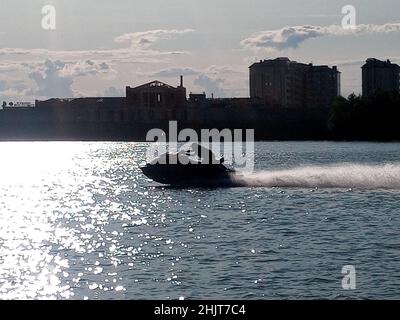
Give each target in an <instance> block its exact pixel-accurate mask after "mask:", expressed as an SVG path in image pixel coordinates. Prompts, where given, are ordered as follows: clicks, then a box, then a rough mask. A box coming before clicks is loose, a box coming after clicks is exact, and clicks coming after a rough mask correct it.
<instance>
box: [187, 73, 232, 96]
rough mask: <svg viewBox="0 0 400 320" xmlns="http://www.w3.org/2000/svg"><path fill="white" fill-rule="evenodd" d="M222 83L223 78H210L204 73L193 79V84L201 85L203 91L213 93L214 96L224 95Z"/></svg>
mask: <svg viewBox="0 0 400 320" xmlns="http://www.w3.org/2000/svg"><path fill="white" fill-rule="evenodd" d="M223 83H224V80H223V79H220V78H211V77H209V76H208V75H206V74H200V75H199V76H198V77H197V78H196V79H194V81H193V84H194V85H197V86H199V87H201V88H202V89H204V90H205V92H206V93H207V94H208V95H210V94H213V95H214V97H216V98H224V97H226V92H225V90H224V88H223V87H222V84H223Z"/></svg>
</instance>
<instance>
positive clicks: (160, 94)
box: [126, 76, 186, 108]
mask: <svg viewBox="0 0 400 320" xmlns="http://www.w3.org/2000/svg"><path fill="white" fill-rule="evenodd" d="M126 99H127V104H128V105H129V106H135V107H149V108H156V107H169V108H179V107H183V106H185V104H186V88H185V87H184V86H183V77H182V76H181V82H180V85H179V87H176V88H175V87H172V86H170V85H168V84H166V83H163V82H161V81H158V80H156V81H152V82H149V83H146V84H144V85H141V86H138V87H135V88H131V87H126Z"/></svg>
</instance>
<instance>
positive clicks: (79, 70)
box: [60, 60, 115, 77]
mask: <svg viewBox="0 0 400 320" xmlns="http://www.w3.org/2000/svg"><path fill="white" fill-rule="evenodd" d="M111 72H115V71H113V70H112V68H111V67H110V66H109V65H108V64H107V63H106V62H99V61H93V60H84V61H77V62H75V63H66V64H65V65H64V67H63V69H62V70H61V71H60V73H61V74H62V75H65V76H72V77H80V76H87V75H97V74H108V73H111Z"/></svg>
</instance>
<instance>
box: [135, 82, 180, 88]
mask: <svg viewBox="0 0 400 320" xmlns="http://www.w3.org/2000/svg"><path fill="white" fill-rule="evenodd" d="M153 87H166V88H169V89H176V88H175V87H173V86H170V85H169V84H166V83H164V82H161V81H158V80H154V81H151V82H149V83H145V84H142V85H140V86H137V87H134V88H131V89H139V88H153ZM128 88H130V87H128Z"/></svg>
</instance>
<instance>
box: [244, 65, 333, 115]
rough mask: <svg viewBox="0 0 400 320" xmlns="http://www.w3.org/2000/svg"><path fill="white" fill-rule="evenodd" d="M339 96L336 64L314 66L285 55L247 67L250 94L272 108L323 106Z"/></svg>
mask: <svg viewBox="0 0 400 320" xmlns="http://www.w3.org/2000/svg"><path fill="white" fill-rule="evenodd" d="M339 95H340V72H339V71H338V70H337V68H336V67H333V68H329V67H328V66H314V65H312V64H303V63H298V62H295V61H290V60H289V59H288V58H277V59H274V60H261V61H260V62H258V63H254V64H253V65H251V66H250V97H251V98H252V99H256V100H262V101H264V103H265V104H266V105H268V106H270V107H275V108H307V107H309V108H314V107H316V108H318V107H320V108H325V107H330V106H331V105H332V102H333V100H334V99H335V98H336V97H337V96H339Z"/></svg>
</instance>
